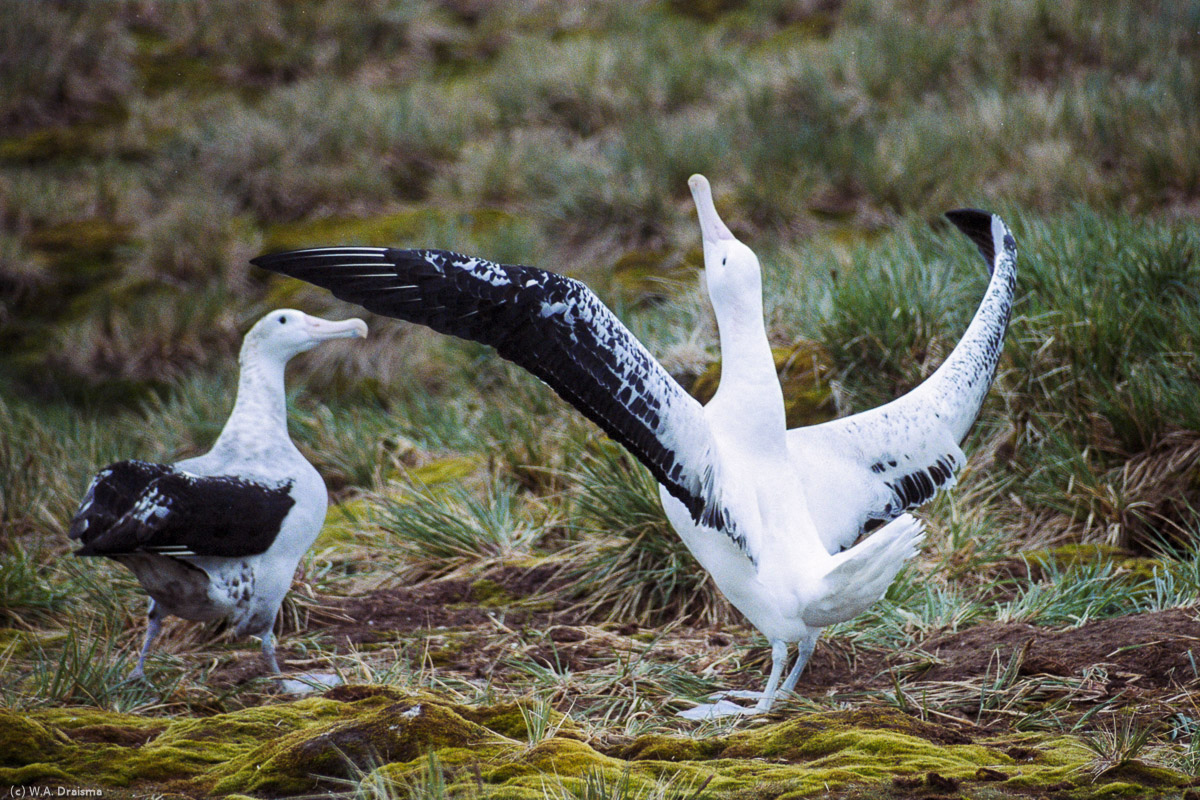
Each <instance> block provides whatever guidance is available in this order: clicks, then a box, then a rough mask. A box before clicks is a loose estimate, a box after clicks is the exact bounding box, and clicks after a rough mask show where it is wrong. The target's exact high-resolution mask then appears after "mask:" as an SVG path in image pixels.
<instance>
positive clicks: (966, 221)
mask: <svg viewBox="0 0 1200 800" xmlns="http://www.w3.org/2000/svg"><path fill="white" fill-rule="evenodd" d="M946 219H948V220H950V221H951V222H953V223H954V226H955V227H956V228H958V229H959V230H960V231H962V232H963V233H965V234H966V235H967V237H968V238H970V240H971V241H972V242H974V243H975V246H976V247H978V248H979V252H980V254H981V255H982V256H983V260H984V261H986V262H987V266H988V272H991V271H992V267H993V265H994V264H995V263H996V243H995V242H994V241H993V240H992V215H991V214H989V213H988V212H986V211H980V210H979V209H977V208H959V209H955V210H954V211H947V212H946Z"/></svg>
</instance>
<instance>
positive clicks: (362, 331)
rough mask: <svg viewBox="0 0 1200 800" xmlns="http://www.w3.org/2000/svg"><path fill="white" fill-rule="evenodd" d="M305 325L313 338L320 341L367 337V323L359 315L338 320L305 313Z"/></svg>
mask: <svg viewBox="0 0 1200 800" xmlns="http://www.w3.org/2000/svg"><path fill="white" fill-rule="evenodd" d="M305 327H307V328H308V333H309V335H310V336H312V338H314V339H316V340H318V341H325V340H326V339H351V338H355V337H357V338H359V339H365V338H367V323H365V322H363V321H362V320H361V319H358V318H357V317H353V318H351V319H343V320H340V321H338V322H334V321H333V320H328V319H321V318H320V317H314V316H312V315H305Z"/></svg>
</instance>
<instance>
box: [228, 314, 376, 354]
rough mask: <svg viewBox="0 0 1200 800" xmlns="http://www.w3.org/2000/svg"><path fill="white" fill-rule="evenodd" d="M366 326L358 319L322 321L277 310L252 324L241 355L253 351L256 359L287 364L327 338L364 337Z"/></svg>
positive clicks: (317, 318) (318, 318)
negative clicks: (263, 358)
mask: <svg viewBox="0 0 1200 800" xmlns="http://www.w3.org/2000/svg"><path fill="white" fill-rule="evenodd" d="M366 336H367V323H365V322H363V321H362V320H361V319H344V320H341V321H339V322H334V321H332V320H327V319H321V318H320V317H313V316H309V315H308V314H305V313H304V312H303V311H297V310H295V309H294V308H280V309H277V310H275V311H272V312H271V313H269V314H267V315H266V316H265V317H263V318H262V319H260V320H259V321H258V322H257V323H255V325H254V327H253V328H251V329H250V332H249V333H247V334H246V340H245V342H244V343H243V344H242V353H243V355H245V354H246V353H247V352H250V351H254V352H256V353H257V354H258V355H259V356H262V357H267V358H274V359H278V360H279V361H281V362H284V363H286V362H287V361H288V360H289V359H291V357H292V356H295V355H298V354H299V353H303V352H305V351H306V350H311V349H313V348H314V347H316V346H317V345H319V344H321V342H327V341H329V340H330V339H349V338H351V337H359V338H364V339H365V338H366Z"/></svg>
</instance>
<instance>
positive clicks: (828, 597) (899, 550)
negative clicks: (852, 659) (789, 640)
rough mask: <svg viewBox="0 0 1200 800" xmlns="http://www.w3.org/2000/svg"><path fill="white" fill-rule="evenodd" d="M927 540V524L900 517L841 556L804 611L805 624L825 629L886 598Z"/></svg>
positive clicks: (907, 515) (836, 557)
mask: <svg viewBox="0 0 1200 800" xmlns="http://www.w3.org/2000/svg"><path fill="white" fill-rule="evenodd" d="M924 539H925V523H923V522H921V521H920V520H918V519H917V518H916V517H913V516H912V515H911V514H901V515H900V516H899V517H897V518H896V519H894V520H892V521H891V522H889V523H888V524H887V525H884V526H883V527H882V528H880V529H879V530H878V531H876V532H875V533H873V534H872V535H871V536H870V537H869V538H867V539H866V541H863V542H861V543H860V544H857V545H855V546H854V547H851V548H850V549H849V550H845V551H843V552H841V553H838V554H837V555H835V556H834V557H833V558H834V560H835V564H834V566H833V568H832V569H831V570H829V572H828V573H826V574H825V577H824V578H822V580H821V588H820V590H819V593H818V596H817V597H816V598H815V599H814V600H813V601H812V602H810V603H809V604H808V607H807V608H806V609H805V611H804V622H805V624H807V625H809V626H811V627H814V628H824V627H825V626H827V625H833V624H835V623H838V622H844V621H846V620H848V619H853V618H854V617H857V616H858V615H859V614H861V613H863V612H864V611H866V610H867V609H868V608H870V607H871V606H872V605H874V604H875V603H876V602H878V601H879V600H880V599H882V598H883V595H884V594H885V593H886V592H887V588H888V586H890V585H891V583H892V581H893V580H895V578H896V575H897V574H898V573H899V572H900V569H901V567H903V566H904V564H905V563H906V562H908V560H909V559H911V558H912V557H913V556H915V555H916V554H917V551H918V548H919V547H920V545H921V542H922V541H924Z"/></svg>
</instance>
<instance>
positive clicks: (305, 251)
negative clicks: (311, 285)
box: [250, 245, 396, 275]
mask: <svg viewBox="0 0 1200 800" xmlns="http://www.w3.org/2000/svg"><path fill="white" fill-rule="evenodd" d="M394 252H396V251H395V250H394V249H393V248H390V247H367V246H360V245H338V246H333V247H301V248H294V249H291V250H275V251H272V252H270V253H263V254H262V255H258V256H255V257H254V258H252V259H250V263H251V264H253V265H254V266H256V267H258V268H259V269H265V270H270V271H271V272H280V273H283V274H284V275H289V274H291V273H290V271H289V270H291V269H292V268H294V267H299V266H311V265H316V264H323V265H328V264H330V263H332V264H337V263H338V262H339V261H344V260H347V259H352V260H359V259H362V258H364V257H369V258H376V259H380V260H381V261H388V260H391V259H392V254H393V253H394Z"/></svg>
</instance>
